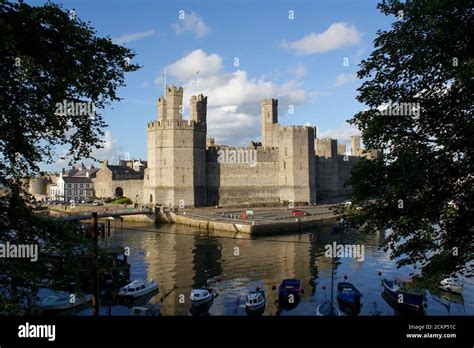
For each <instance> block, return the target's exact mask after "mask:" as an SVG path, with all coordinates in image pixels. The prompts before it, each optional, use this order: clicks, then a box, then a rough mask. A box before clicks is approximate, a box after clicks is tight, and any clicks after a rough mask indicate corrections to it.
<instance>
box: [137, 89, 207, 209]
mask: <svg viewBox="0 0 474 348" xmlns="http://www.w3.org/2000/svg"><path fill="white" fill-rule="evenodd" d="M193 98H194V99H193ZM193 98H191V101H192V102H191V120H190V121H188V120H183V119H182V115H181V110H182V100H183V88H182V87H179V88H177V87H175V86H172V87H167V88H166V98H160V99H158V113H159V118H158V121H155V122H149V123H148V127H147V151H148V154H147V156H148V158H147V159H148V167H147V168H146V169H145V172H144V182H143V190H144V201H143V203H144V204H150V205H155V204H162V205H165V206H167V207H194V206H201V205H205V204H206V201H207V197H206V134H207V126H206V122H205V121H206V114H207V98H206V97H204V96H202V95H201V96H198V97H193ZM194 101H195V102H194ZM192 121H195V122H192Z"/></svg>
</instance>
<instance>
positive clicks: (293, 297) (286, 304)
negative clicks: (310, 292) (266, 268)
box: [278, 279, 302, 310]
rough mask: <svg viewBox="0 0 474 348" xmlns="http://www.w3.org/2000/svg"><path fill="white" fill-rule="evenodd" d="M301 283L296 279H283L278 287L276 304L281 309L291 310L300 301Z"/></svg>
mask: <svg viewBox="0 0 474 348" xmlns="http://www.w3.org/2000/svg"><path fill="white" fill-rule="evenodd" d="M301 292H302V290H301V282H300V281H299V280H298V279H285V280H283V281H282V282H281V284H280V286H279V287H278V303H279V305H280V307H281V308H283V309H285V310H291V309H293V308H295V307H296V306H297V305H298V304H299V302H300V300H301Z"/></svg>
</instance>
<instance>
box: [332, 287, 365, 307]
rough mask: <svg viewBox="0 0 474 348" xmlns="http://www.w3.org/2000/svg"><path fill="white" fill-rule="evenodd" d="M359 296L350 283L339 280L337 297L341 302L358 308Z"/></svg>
mask: <svg viewBox="0 0 474 348" xmlns="http://www.w3.org/2000/svg"><path fill="white" fill-rule="evenodd" d="M361 297H362V294H361V293H360V291H359V290H358V289H357V288H356V287H355V286H354V285H353V284H352V283H349V282H339V283H338V284H337V299H338V300H339V301H341V302H342V303H344V304H346V305H348V306H351V307H354V308H360V299H361Z"/></svg>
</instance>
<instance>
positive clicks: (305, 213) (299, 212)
mask: <svg viewBox="0 0 474 348" xmlns="http://www.w3.org/2000/svg"><path fill="white" fill-rule="evenodd" d="M291 214H293V215H302V216H306V215H309V214H308V213H307V212H305V211H302V210H298V209H293V211H292V212H291Z"/></svg>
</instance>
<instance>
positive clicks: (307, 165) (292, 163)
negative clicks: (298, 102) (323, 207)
mask: <svg viewBox="0 0 474 348" xmlns="http://www.w3.org/2000/svg"><path fill="white" fill-rule="evenodd" d="M275 140H276V141H275V142H276V144H277V146H278V187H279V198H280V202H284V203H291V202H292V203H294V204H299V203H307V204H313V203H314V202H316V163H315V159H316V158H315V153H314V128H313V127H306V126H305V127H301V126H283V127H278V126H275Z"/></svg>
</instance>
